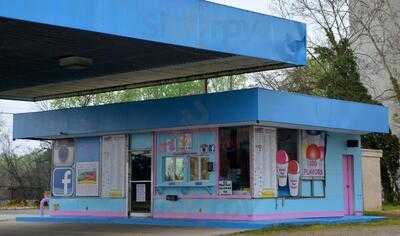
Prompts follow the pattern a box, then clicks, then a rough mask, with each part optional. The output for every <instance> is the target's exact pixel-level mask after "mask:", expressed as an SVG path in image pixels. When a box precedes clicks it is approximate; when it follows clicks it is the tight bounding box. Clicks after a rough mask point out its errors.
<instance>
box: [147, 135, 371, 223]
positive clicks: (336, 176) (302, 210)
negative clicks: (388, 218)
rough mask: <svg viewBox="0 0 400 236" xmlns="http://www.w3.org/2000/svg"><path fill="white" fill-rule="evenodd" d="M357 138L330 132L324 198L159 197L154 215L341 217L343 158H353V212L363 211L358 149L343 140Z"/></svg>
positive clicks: (231, 217)
mask: <svg viewBox="0 0 400 236" xmlns="http://www.w3.org/2000/svg"><path fill="white" fill-rule="evenodd" d="M348 139H357V140H359V136H358V135H345V134H336V133H329V136H328V144H327V159H326V197H325V198H299V199H285V198H274V199H249V198H247V199H246V198H244V199H243V198H239V199H232V198H230V197H222V196H208V195H207V194H204V195H195V196H191V192H190V191H189V192H187V193H186V195H187V196H181V197H182V199H180V200H178V201H176V202H173V201H167V200H165V198H163V197H162V196H158V197H157V198H156V199H155V201H154V216H155V217H159V218H200V219H201V218H207V219H210V218H211V219H238V220H256V219H279V218H282V219H283V218H295V217H313V216H314V217H315V216H342V215H344V214H345V213H344V194H343V181H342V180H343V163H342V156H343V155H344V154H351V155H353V156H354V210H355V212H356V213H361V212H362V211H363V193H362V180H361V149H360V148H347V147H346V140H348Z"/></svg>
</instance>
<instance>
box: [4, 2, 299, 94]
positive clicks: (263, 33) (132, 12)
mask: <svg viewBox="0 0 400 236" xmlns="http://www.w3.org/2000/svg"><path fill="white" fill-rule="evenodd" d="M71 58H73V59H71ZM63 59H64V62H65V59H71V60H72V64H71V61H70V63H69V64H67V65H68V66H66V65H65V63H61V60H63ZM82 61H83V62H82ZM60 64H64V66H61V65H60ZM304 64H306V26H305V25H304V24H302V23H299V22H295V21H290V20H285V19H281V18H276V17H272V16H268V15H263V14H259V13H254V12H249V11H245V10H241V9H236V8H232V7H228V6H223V5H219V4H215V3H211V2H208V1H204V0H168V1H165V0H135V1H115V0H85V1H82V0H58V1H54V0H41V1H40V3H38V2H37V1H26V0H13V1H9V0H0V98H3V99H17V100H29V101H37V100H43V99H50V98H59V97H66V96H75V95H83V94H89V93H96V92H106V91H112V90H121V89H128V88H135V87H141V86H149V85H155V84H162V83H171V82H179V81H187V80H194V79H203V78H211V77H218V76H223V75H233V74H239V73H245V72H254V71H262V70H269V69H277V68H286V67H294V66H301V65H304ZM71 65H72V66H71ZM77 65H78V66H81V67H83V68H84V69H80V70H71V69H70V68H72V67H76V66H77Z"/></svg>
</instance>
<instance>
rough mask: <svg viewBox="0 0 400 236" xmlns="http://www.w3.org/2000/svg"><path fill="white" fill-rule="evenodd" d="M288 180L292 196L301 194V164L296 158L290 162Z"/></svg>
mask: <svg viewBox="0 0 400 236" xmlns="http://www.w3.org/2000/svg"><path fill="white" fill-rule="evenodd" d="M288 180H289V192H290V196H292V197H297V196H298V195H299V182H300V165H299V163H298V162H297V161H295V160H291V161H290V162H289V167H288Z"/></svg>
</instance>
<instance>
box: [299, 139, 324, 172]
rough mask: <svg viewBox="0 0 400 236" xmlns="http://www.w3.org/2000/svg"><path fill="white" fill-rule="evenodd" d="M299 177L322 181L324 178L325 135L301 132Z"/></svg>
mask: <svg viewBox="0 0 400 236" xmlns="http://www.w3.org/2000/svg"><path fill="white" fill-rule="evenodd" d="M301 140H302V160H301V169H302V170H301V175H302V178H303V179H324V177H325V133H324V132H321V131H303V132H302V135H301Z"/></svg>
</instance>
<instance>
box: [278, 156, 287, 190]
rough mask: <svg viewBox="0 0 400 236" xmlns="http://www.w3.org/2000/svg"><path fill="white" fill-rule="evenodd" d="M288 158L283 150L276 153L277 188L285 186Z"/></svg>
mask: <svg viewBox="0 0 400 236" xmlns="http://www.w3.org/2000/svg"><path fill="white" fill-rule="evenodd" d="M288 164H289V157H288V155H287V153H286V151H284V150H279V151H277V152H276V172H277V175H278V185H279V187H284V186H286V183H287V174H288Z"/></svg>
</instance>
